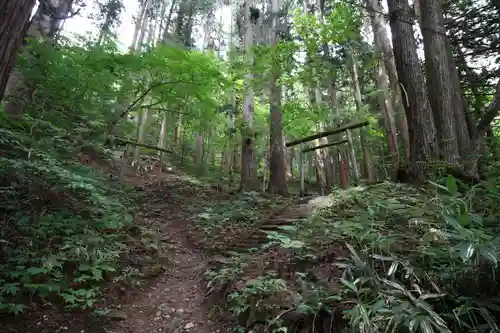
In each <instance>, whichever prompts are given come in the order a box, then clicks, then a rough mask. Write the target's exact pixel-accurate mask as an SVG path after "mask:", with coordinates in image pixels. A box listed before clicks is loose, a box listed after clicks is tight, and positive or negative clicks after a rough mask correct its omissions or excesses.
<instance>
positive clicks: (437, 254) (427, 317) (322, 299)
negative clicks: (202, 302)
mask: <svg viewBox="0 0 500 333" xmlns="http://www.w3.org/2000/svg"><path fill="white" fill-rule="evenodd" d="M444 183H445V185H438V184H435V185H433V187H431V188H428V189H427V190H425V191H419V190H415V189H413V188H411V187H408V186H404V185H396V184H389V183H383V184H379V185H375V186H370V187H360V188H353V189H351V190H349V191H343V192H338V193H334V194H333V195H332V196H331V203H330V205H329V206H328V207H327V208H324V209H322V210H320V211H319V212H318V213H317V215H315V216H313V217H312V218H311V219H308V220H305V221H300V222H298V223H297V224H296V225H295V226H287V227H284V228H282V231H273V232H270V233H269V236H268V239H269V243H268V244H265V245H264V246H263V247H262V249H266V250H267V253H268V254H261V257H260V258H259V259H258V262H259V263H260V264H259V265H258V266H256V264H254V263H255V262H256V260H257V259H255V256H251V255H241V256H238V257H234V258H233V259H232V261H229V262H227V263H223V264H222V266H221V268H219V269H218V270H215V271H211V272H210V274H209V276H208V277H209V278H211V279H212V282H210V285H211V286H212V287H213V288H216V287H217V286H219V287H220V286H224V287H225V288H229V290H231V291H232V292H231V293H230V294H228V295H227V304H228V306H229V307H230V309H231V310H232V311H233V312H234V313H235V315H238V316H239V317H240V318H244V320H245V322H244V326H245V325H246V326H245V327H246V328H248V329H251V328H253V329H257V326H258V325H260V323H262V322H265V323H266V325H267V326H269V327H272V328H275V329H277V330H286V329H288V331H290V330H292V331H293V330H294V329H295V327H294V326H293V325H295V324H294V323H297V318H301V320H300V321H301V322H305V323H312V322H313V321H314V320H318V321H320V322H321V321H323V320H326V321H330V318H329V317H324V316H325V314H326V312H324V311H331V312H335V311H336V310H335V309H344V316H345V318H346V319H348V323H346V324H347V326H346V327H344V328H342V327H338V326H336V328H334V330H339V331H340V330H342V329H346V330H347V331H352V332H358V331H369V332H386V330H387V329H389V331H392V330H394V331H396V332H425V333H427V332H471V331H477V332H490V331H491V330H493V331H494V330H496V329H497V328H496V327H497V326H496V325H497V324H496V322H495V320H494V319H493V318H496V317H497V316H498V314H499V313H498V311H499V309H500V308H499V304H498V300H497V299H496V298H495V297H494V296H493V295H496V294H497V288H496V287H495V286H496V284H497V279H496V275H497V274H496V273H497V267H498V260H499V258H500V251H499V249H500V244H499V243H498V237H497V236H496V230H497V229H498V228H497V227H496V225H497V224H498V214H497V215H494V214H488V215H486V216H487V217H484V218H483V217H481V215H479V214H477V213H475V212H474V211H473V210H472V206H471V204H472V203H474V202H475V201H476V199H475V197H474V195H473V193H479V192H480V193H481V194H480V195H481V198H484V199H486V198H490V199H491V200H490V201H487V200H486V201H485V200H483V201H484V206H483V208H482V209H483V211H489V212H494V210H495V205H496V204H495V203H494V202H498V199H499V198H500V192H499V191H498V188H496V189H495V188H489V189H486V188H482V187H478V188H475V189H474V190H473V191H470V192H468V194H467V195H465V196H464V195H463V194H460V193H459V191H458V188H459V185H458V184H457V182H456V180H455V179H454V178H452V177H449V178H447V179H445V181H444ZM436 188H438V190H439V191H440V192H441V193H442V194H439V195H437V194H436ZM485 190H487V192H488V193H489V194H486V193H485V192H484V191H485ZM443 191H444V193H443ZM474 205H475V206H476V204H474ZM276 261H277V262H280V266H281V267H282V269H286V268H287V267H288V269H289V272H290V273H289V274H283V271H281V272H277V271H276V270H275V268H274V267H276V266H275V264H274V262H276ZM229 267H238V269H232V270H229ZM248 274H253V275H252V277H253V279H252V280H248V278H245V281H246V282H245V283H244V286H243V287H242V286H238V283H241V282H236V281H240V280H241V279H242V278H243V277H245V276H247V275H248ZM234 283H236V285H234ZM228 286H229V287H228ZM232 288H235V289H232ZM226 290H227V289H226ZM320 311H323V312H320ZM286 313H294V315H293V316H291V317H289V316H287V315H286ZM280 314H283V315H281V316H280ZM297 316H299V317H297ZM291 318H294V319H293V320H287V319H291ZM277 319H279V320H277ZM290 325H291V326H290ZM336 325H339V323H337V324H336Z"/></svg>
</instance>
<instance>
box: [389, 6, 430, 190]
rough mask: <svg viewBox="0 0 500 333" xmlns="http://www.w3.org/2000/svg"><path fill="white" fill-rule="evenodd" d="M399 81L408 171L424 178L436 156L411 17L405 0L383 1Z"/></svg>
mask: <svg viewBox="0 0 500 333" xmlns="http://www.w3.org/2000/svg"><path fill="white" fill-rule="evenodd" d="M387 5H388V8H389V12H390V13H392V15H391V17H390V25H391V31H392V40H393V45H394V58H395V63H396V68H397V73H398V76H399V80H400V81H401V85H402V87H403V88H404V89H405V91H406V94H405V97H406V98H405V100H404V101H403V102H404V106H405V111H406V117H407V119H408V130H409V137H410V143H411V146H410V163H409V166H408V170H407V171H408V173H409V174H410V176H412V177H413V178H414V180H415V181H423V180H424V179H425V178H426V177H427V167H428V163H429V162H430V161H432V160H435V158H436V157H437V156H438V146H437V140H436V127H435V125H434V121H433V119H434V118H433V114H432V109H431V106H430V103H429V99H428V97H427V92H426V89H425V79H424V76H423V74H422V70H421V66H420V62H419V59H418V56H417V44H416V41H415V38H414V33H413V25H412V22H413V17H412V15H411V9H410V6H409V5H408V0H387Z"/></svg>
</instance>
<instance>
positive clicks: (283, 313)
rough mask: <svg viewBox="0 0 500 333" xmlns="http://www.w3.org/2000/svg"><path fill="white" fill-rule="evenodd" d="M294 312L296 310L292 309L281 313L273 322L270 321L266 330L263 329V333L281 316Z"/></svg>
mask: <svg viewBox="0 0 500 333" xmlns="http://www.w3.org/2000/svg"><path fill="white" fill-rule="evenodd" d="M294 310H296V309H295V308H292V309H288V310H286V311H283V312H282V313H280V314H279V315H278V316H276V318H274V319H273V320H271V323H269V324H268V325H267V326H266V328H265V329H264V332H266V331H267V330H268V329H269V327H271V325H272V324H273V323H275V322H276V320H278V319H280V318H281V317H282V316H283V315H285V314H287V313H288V312H292V311H294Z"/></svg>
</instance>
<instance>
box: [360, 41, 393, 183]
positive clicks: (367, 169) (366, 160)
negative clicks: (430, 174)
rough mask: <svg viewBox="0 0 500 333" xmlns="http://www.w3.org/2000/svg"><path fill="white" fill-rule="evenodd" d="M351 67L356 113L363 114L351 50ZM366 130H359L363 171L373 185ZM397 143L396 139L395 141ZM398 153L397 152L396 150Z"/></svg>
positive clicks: (373, 175)
mask: <svg viewBox="0 0 500 333" xmlns="http://www.w3.org/2000/svg"><path fill="white" fill-rule="evenodd" d="M350 53H351V66H352V71H351V74H352V83H353V88H354V89H353V90H354V101H355V102H356V111H357V112H358V114H361V112H362V108H363V102H362V97H361V87H360V85H359V75H358V62H357V59H356V56H355V55H354V52H353V51H352V50H351V52H350ZM364 131H365V130H364V128H360V129H359V137H360V141H361V149H362V151H363V169H364V170H365V172H366V173H365V175H366V177H367V179H368V183H369V184H372V183H374V182H375V174H374V172H373V169H372V165H373V161H372V158H371V154H370V151H369V149H368V147H367V146H366V135H365V132H364ZM393 140H394V142H395V138H394V139H393ZM396 153H397V150H396ZM398 165H399V160H397V162H396V165H395V169H396V168H397V167H398Z"/></svg>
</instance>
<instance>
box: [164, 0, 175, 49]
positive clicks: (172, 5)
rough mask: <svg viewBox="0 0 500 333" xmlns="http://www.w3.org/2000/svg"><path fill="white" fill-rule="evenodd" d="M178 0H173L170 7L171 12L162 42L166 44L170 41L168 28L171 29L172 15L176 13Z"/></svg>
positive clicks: (169, 12)
mask: <svg viewBox="0 0 500 333" xmlns="http://www.w3.org/2000/svg"><path fill="white" fill-rule="evenodd" d="M176 3H177V0H172V4H171V5H170V10H169V11H168V16H167V20H166V22H165V28H163V37H162V42H163V43H164V44H165V43H166V42H167V40H168V36H169V33H168V28H169V27H170V22H171V21H172V14H173V13H174V9H175V5H176Z"/></svg>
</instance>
